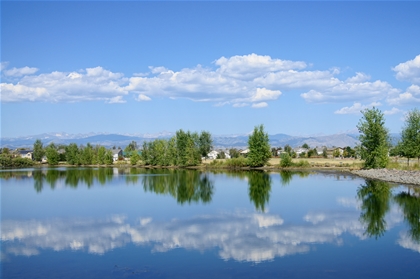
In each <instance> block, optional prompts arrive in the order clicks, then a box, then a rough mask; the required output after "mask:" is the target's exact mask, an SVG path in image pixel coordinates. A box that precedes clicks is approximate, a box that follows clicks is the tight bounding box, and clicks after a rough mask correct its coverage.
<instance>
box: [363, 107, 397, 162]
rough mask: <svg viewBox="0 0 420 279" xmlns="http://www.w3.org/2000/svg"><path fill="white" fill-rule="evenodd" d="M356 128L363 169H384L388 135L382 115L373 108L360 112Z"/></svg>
mask: <svg viewBox="0 0 420 279" xmlns="http://www.w3.org/2000/svg"><path fill="white" fill-rule="evenodd" d="M362 114H363V117H362V118H361V119H360V121H359V124H358V125H357V128H358V129H359V132H360V136H359V140H360V156H361V158H362V160H364V161H365V162H364V168H367V169H370V168H384V167H386V165H387V163H388V160H389V158H388V149H389V146H390V144H389V133H388V130H387V129H386V128H385V126H384V125H385V120H384V115H383V113H382V112H381V111H380V110H379V109H376V108H375V107H373V108H372V109H365V110H363V111H362Z"/></svg>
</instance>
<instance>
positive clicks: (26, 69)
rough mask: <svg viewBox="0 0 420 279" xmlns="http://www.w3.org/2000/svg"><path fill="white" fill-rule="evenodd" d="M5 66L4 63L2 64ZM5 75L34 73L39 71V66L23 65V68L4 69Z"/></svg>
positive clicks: (14, 75) (17, 75) (13, 75)
mask: <svg viewBox="0 0 420 279" xmlns="http://www.w3.org/2000/svg"><path fill="white" fill-rule="evenodd" d="M2 67H3V65H2ZM2 72H3V73H4V75H5V76H12V77H20V76H25V75H32V74H35V73H36V72H38V69H37V68H30V67H27V66H26V67H23V68H12V69H10V70H3V69H2Z"/></svg>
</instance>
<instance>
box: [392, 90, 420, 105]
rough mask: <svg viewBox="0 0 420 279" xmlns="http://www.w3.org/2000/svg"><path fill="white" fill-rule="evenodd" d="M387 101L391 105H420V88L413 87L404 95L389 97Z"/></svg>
mask: <svg viewBox="0 0 420 279" xmlns="http://www.w3.org/2000/svg"><path fill="white" fill-rule="evenodd" d="M387 101H388V103H389V104H391V105H412V104H416V103H420V86H419V85H411V86H410V87H408V88H407V90H406V91H405V92H404V93H401V94H393V95H391V96H389V97H388V99H387Z"/></svg>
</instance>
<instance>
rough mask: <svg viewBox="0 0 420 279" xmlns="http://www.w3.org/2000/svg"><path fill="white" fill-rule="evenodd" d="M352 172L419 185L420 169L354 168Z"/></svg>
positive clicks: (363, 175) (365, 176) (367, 176)
mask: <svg viewBox="0 0 420 279" xmlns="http://www.w3.org/2000/svg"><path fill="white" fill-rule="evenodd" d="M352 173H354V174H356V175H358V176H361V177H364V178H373V179H379V180H383V181H388V182H395V183H401V184H413V185H420V171H403V170H388V169H370V170H355V171H352Z"/></svg>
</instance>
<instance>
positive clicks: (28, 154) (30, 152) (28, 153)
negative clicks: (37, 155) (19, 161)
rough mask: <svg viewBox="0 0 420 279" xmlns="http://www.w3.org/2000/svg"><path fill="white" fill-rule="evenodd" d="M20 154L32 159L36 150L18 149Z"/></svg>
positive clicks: (22, 156)
mask: <svg viewBox="0 0 420 279" xmlns="http://www.w3.org/2000/svg"><path fill="white" fill-rule="evenodd" d="M18 154H19V156H20V157H21V158H28V159H31V160H32V159H33V154H34V151H33V150H18Z"/></svg>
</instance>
